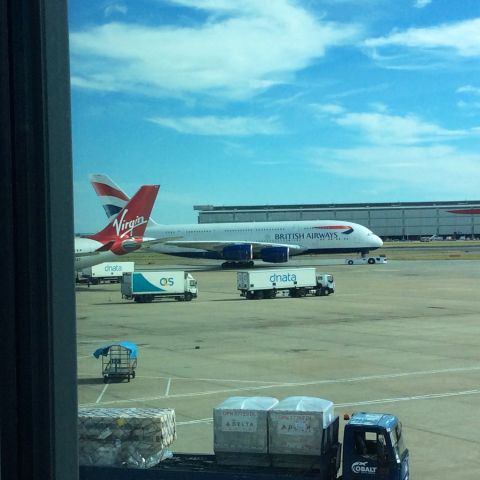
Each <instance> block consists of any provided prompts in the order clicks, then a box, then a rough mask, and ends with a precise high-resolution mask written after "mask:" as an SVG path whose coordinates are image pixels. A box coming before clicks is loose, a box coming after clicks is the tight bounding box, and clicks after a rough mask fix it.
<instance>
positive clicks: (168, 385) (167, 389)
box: [165, 378, 172, 397]
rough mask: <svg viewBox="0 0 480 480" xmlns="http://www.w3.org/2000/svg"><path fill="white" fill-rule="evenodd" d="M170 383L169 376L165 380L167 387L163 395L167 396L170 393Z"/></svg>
mask: <svg viewBox="0 0 480 480" xmlns="http://www.w3.org/2000/svg"><path fill="white" fill-rule="evenodd" d="M171 385H172V379H171V378H169V379H168V382H167V388H166V390H165V396H166V397H168V394H169V393H170V386H171Z"/></svg>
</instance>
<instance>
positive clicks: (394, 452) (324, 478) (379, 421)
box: [80, 412, 410, 480]
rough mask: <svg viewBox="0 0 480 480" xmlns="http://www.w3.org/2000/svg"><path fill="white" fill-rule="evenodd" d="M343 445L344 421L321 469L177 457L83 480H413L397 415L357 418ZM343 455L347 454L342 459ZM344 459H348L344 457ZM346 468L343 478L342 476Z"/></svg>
mask: <svg viewBox="0 0 480 480" xmlns="http://www.w3.org/2000/svg"><path fill="white" fill-rule="evenodd" d="M348 420H349V421H348V422H347V423H346V424H345V427H344V433H343V445H342V444H341V443H340V441H339V417H338V416H337V417H335V420H334V421H333V422H332V423H330V425H329V426H328V427H327V430H326V431H325V432H324V433H325V435H323V440H322V445H321V448H320V451H319V452H318V457H317V458H315V459H314V462H313V463H314V464H315V467H314V468H311V469H308V468H302V469H295V468H281V467H271V466H270V467H269V466H264V467H260V466H246V465H241V466H240V465H221V464H219V463H218V462H217V461H216V458H215V455H195V454H174V455H173V456H172V457H171V458H168V459H166V460H164V461H162V462H160V463H159V464H158V465H157V466H155V467H153V468H150V469H145V470H142V469H126V468H118V467H91V466H90V467H87V466H81V467H80V480H104V479H105V478H111V479H115V480H174V479H175V480H219V479H226V480H283V479H285V480H287V479H288V480H300V479H305V478H312V479H313V478H315V479H317V480H367V479H368V480H409V479H410V471H409V451H408V449H407V447H406V446H405V442H404V438H403V433H402V425H401V423H400V421H399V419H398V418H397V417H396V416H395V415H391V414H386V413H367V412H357V413H354V414H353V415H352V416H351V418H349V419H348ZM342 450H343V455H342ZM342 457H343V458H342ZM340 467H342V468H341V473H340Z"/></svg>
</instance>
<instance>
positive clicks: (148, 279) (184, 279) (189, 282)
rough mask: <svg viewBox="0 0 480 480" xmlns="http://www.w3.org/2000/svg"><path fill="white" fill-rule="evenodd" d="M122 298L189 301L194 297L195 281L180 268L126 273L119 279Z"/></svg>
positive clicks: (140, 300) (147, 301) (143, 300)
mask: <svg viewBox="0 0 480 480" xmlns="http://www.w3.org/2000/svg"><path fill="white" fill-rule="evenodd" d="M121 292H122V298H126V299H127V300H135V302H139V303H150V302H152V301H153V300H154V299H156V298H157V299H162V298H174V299H175V300H184V301H186V302H189V301H190V300H192V298H196V297H197V294H198V291H197V281H196V280H195V279H194V278H193V277H192V275H190V273H188V272H184V271H182V270H173V271H155V272H132V273H126V274H125V275H124V276H123V277H122V281H121Z"/></svg>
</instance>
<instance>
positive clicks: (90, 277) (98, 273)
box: [77, 262, 135, 285]
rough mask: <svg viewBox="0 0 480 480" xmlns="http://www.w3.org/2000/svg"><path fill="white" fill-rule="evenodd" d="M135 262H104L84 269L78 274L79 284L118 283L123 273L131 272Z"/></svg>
mask: <svg viewBox="0 0 480 480" xmlns="http://www.w3.org/2000/svg"><path fill="white" fill-rule="evenodd" d="M134 270H135V262H104V263H99V264H98V265H93V266H92V267H88V268H84V269H83V270H81V271H80V272H79V275H78V276H77V279H78V281H79V282H85V283H91V284H94V285H97V284H99V283H118V282H119V281H120V279H121V278H122V275H123V274H124V273H129V272H133V271H134Z"/></svg>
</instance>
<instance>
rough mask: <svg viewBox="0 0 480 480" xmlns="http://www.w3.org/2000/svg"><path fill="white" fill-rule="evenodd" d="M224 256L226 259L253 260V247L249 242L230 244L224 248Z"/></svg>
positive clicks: (235, 260) (236, 260)
mask: <svg viewBox="0 0 480 480" xmlns="http://www.w3.org/2000/svg"><path fill="white" fill-rule="evenodd" d="M223 258H224V259H225V260H233V261H234V262H243V261H245V260H252V258H253V248H252V246H251V245H249V244H242V245H228V246H227V247H225V248H224V249H223Z"/></svg>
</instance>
